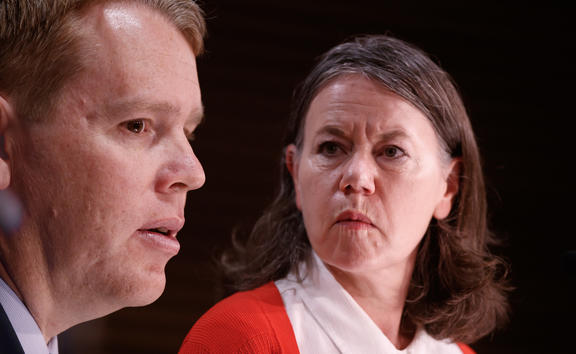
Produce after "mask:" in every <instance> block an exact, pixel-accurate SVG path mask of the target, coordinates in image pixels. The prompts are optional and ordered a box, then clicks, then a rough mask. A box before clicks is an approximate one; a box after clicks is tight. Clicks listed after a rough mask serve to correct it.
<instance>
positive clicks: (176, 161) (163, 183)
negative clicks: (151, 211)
mask: <svg viewBox="0 0 576 354" xmlns="http://www.w3.org/2000/svg"><path fill="white" fill-rule="evenodd" d="M172 146H173V147H172V148H170V149H167V152H166V154H167V155H168V157H167V162H166V163H165V164H164V165H163V166H162V169H161V171H160V176H159V178H158V181H157V184H156V188H157V191H158V192H161V193H171V192H182V191H184V192H187V191H190V190H194V189H198V188H200V187H202V185H204V182H205V181H206V176H205V175H204V169H203V168H202V165H201V164H200V161H199V160H198V158H197V157H196V154H195V153H194V151H193V149H192V146H190V143H189V142H188V140H187V139H186V138H185V137H183V138H181V139H179V140H178V142H174V144H172Z"/></svg>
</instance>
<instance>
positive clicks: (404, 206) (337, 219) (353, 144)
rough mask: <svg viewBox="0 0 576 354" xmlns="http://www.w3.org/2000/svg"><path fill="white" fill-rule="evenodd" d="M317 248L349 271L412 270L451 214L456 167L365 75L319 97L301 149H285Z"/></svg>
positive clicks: (338, 82)
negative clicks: (424, 244)
mask: <svg viewBox="0 0 576 354" xmlns="http://www.w3.org/2000/svg"><path fill="white" fill-rule="evenodd" d="M286 154H287V156H286V157H287V159H286V160H287V167H288V169H289V171H290V172H291V174H292V177H293V180H294V185H295V189H296V204H297V206H298V208H299V209H300V210H301V211H302V215H303V217H304V224H305V226H306V231H307V233H308V237H309V239H310V243H311V244H312V247H313V249H314V250H315V251H316V253H317V254H318V255H319V256H320V258H321V259H322V260H323V261H324V262H325V263H326V264H327V265H329V266H332V267H336V268H338V269H340V270H342V271H347V272H366V271H373V270H377V269H384V268H390V267H397V266H401V267H405V266H409V267H411V266H412V264H413V262H414V256H415V254H416V252H415V250H416V248H417V246H418V243H419V242H420V240H421V239H422V237H423V235H424V234H425V232H426V229H427V227H428V224H429V223H430V220H431V218H432V217H435V218H437V219H441V218H444V217H446V216H447V215H448V213H449V212H450V208H451V203H452V197H453V196H454V194H455V193H457V190H458V186H457V180H458V179H457V178H450V177H451V175H452V177H454V176H455V175H457V173H458V163H457V162H456V160H452V159H451V158H450V157H448V156H447V155H446V153H444V152H443V151H442V149H441V147H440V142H439V140H438V138H437V136H436V134H435V132H434V129H433V127H432V124H431V123H430V121H429V120H428V119H427V118H426V116H424V114H422V113H421V112H420V111H419V110H418V109H416V108H415V107H414V106H412V105H411V104H410V103H408V102H407V101H405V100H404V99H402V98H400V97H399V96H397V95H395V94H394V93H392V92H390V91H388V90H387V89H385V88H384V87H383V86H381V85H379V84H377V83H374V82H373V81H370V80H368V79H366V78H364V77H362V76H360V75H346V76H342V77H339V78H337V79H335V80H334V81H332V82H331V83H329V84H328V85H327V86H326V87H325V88H323V89H322V90H321V91H320V92H319V93H318V95H317V96H316V97H315V98H314V100H313V101H312V103H311V105H310V109H309V111H308V114H307V116H306V121H305V125H304V139H303V144H302V147H301V150H298V149H297V148H296V147H295V146H294V145H291V146H289V147H288V149H287V152H286Z"/></svg>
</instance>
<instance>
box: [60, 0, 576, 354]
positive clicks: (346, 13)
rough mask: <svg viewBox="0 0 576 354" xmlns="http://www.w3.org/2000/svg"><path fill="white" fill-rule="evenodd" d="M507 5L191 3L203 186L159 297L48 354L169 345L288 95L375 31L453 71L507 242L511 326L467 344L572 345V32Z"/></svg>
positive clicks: (258, 187)
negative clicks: (201, 18)
mask: <svg viewBox="0 0 576 354" xmlns="http://www.w3.org/2000/svg"><path fill="white" fill-rule="evenodd" d="M566 3H567V2H566ZM520 4H522V3H519V5H518V6H516V7H514V6H511V5H507V6H506V7H503V5H499V4H495V3H486V2H483V1H482V2H480V1H479V2H476V4H475V5H470V4H469V2H464V1H461V2H452V3H447V2H442V1H440V2H439V1H428V2H422V4H414V3H410V2H397V1H376V0H374V1H314V0H308V1H271V0H268V1H266V0H260V1H258V0H244V1H240V0H206V1H204V3H203V8H204V9H205V10H206V12H207V16H208V29H209V37H208V38H207V41H206V47H207V51H208V52H207V54H206V55H204V56H203V57H202V58H201V59H200V60H199V75H200V82H201V86H202V93H203V101H204V104H205V106H206V118H207V119H206V122H205V123H204V124H203V125H202V126H201V128H200V129H199V132H198V137H197V141H196V142H195V143H194V148H195V151H196V153H197V155H198V156H199V158H200V159H201V161H202V163H203V165H204V168H205V171H206V176H207V182H206V184H205V186H204V187H203V188H202V189H201V190H199V191H194V192H191V193H190V194H189V198H188V206H187V223H186V227H185V229H184V230H183V232H182V233H181V235H180V236H179V239H180V240H181V243H182V250H181V252H180V254H179V255H178V256H177V257H176V258H175V259H173V260H172V261H171V262H170V263H169V264H168V268H167V278H168V285H167V288H166V291H165V293H164V295H163V296H162V297H161V298H160V299H159V300H158V301H157V302H156V303H154V304H153V305H150V306H147V307H144V308H134V309H125V310H122V311H119V312H117V313H114V314H112V315H110V316H108V317H106V318H103V319H99V320H96V321H92V322H89V323H86V324H83V325H80V326H77V327H75V328H74V329H72V330H69V331H68V332H67V333H65V334H64V335H62V336H61V348H62V350H61V352H62V353H63V354H67V353H88V354H92V353H93V354H100V353H175V352H176V351H177V349H178V347H179V345H180V343H181V341H182V339H183V338H184V336H185V334H186V333H187V331H188V329H189V328H190V327H191V325H192V324H193V323H194V322H195V320H196V319H197V318H198V317H199V316H200V315H201V314H202V313H203V312H204V311H206V310H207V309H208V308H209V307H210V306H211V305H212V304H214V302H215V301H216V300H218V298H219V296H220V293H219V291H218V284H219V283H218V279H216V278H215V274H216V273H215V271H214V266H213V263H212V260H213V259H214V258H215V255H216V254H217V253H218V252H219V251H221V250H222V248H223V247H225V246H226V245H227V243H228V241H229V237H230V233H231V230H232V229H233V228H235V227H237V226H239V227H241V228H244V229H246V228H248V227H249V226H250V225H251V223H252V222H253V221H254V220H255V218H256V217H257V216H258V214H259V212H260V211H261V210H262V208H263V207H264V206H265V205H266V204H267V203H268V202H269V201H270V200H271V198H272V195H273V193H274V189H275V185H276V183H275V181H276V176H277V171H278V170H277V165H278V159H279V154H280V151H281V148H282V146H281V144H280V141H281V138H282V134H283V127H284V123H285V120H286V116H287V112H288V106H289V99H290V96H291V92H292V88H293V87H294V86H295V85H296V83H297V82H299V81H300V80H302V79H303V77H304V76H305V74H306V72H307V70H308V69H309V68H310V66H311V65H312V62H313V59H314V58H315V57H316V56H318V55H319V54H320V53H322V52H324V51H326V50H327V49H329V48H330V47H332V46H334V45H335V44H337V43H339V42H340V41H342V40H343V39H344V38H346V37H348V36H350V35H353V34H362V33H384V32H388V33H391V34H393V35H396V36H398V37H400V38H402V39H405V40H407V41H410V42H413V43H415V44H417V45H418V46H420V47H421V48H423V49H424V50H426V51H427V52H428V53H430V54H431V55H432V57H433V58H435V59H436V60H437V61H438V62H439V63H440V64H441V65H442V66H443V67H444V68H445V69H447V71H448V72H450V73H451V74H452V75H453V76H454V78H455V80H456V81H457V82H458V84H459V86H460V89H461V91H462V94H463V96H464V99H465V102H466V103H467V106H468V108H469V112H470V116H471V119H472V121H473V125H474V127H475V130H476V133H477V135H478V140H479V144H480V146H481V149H482V153H483V156H484V158H485V172H486V174H487V177H488V189H489V190H488V195H489V201H490V207H491V212H492V219H491V220H492V225H493V228H494V230H495V231H496V232H497V233H498V234H499V235H500V236H502V237H504V238H506V239H507V243H506V246H505V247H504V248H503V250H502V253H503V255H504V256H506V257H507V258H508V259H509V260H510V261H511V263H512V280H513V283H514V285H515V286H516V287H517V290H516V291H515V292H514V293H513V295H512V309H513V312H512V316H511V319H512V321H511V324H510V326H509V327H508V328H507V329H506V330H504V331H501V332H498V333H496V334H495V335H494V336H493V337H492V338H488V339H485V340H483V341H481V342H480V343H477V344H476V345H473V347H474V348H475V349H476V350H477V351H478V352H479V353H567V352H570V350H569V348H570V347H573V345H572V344H570V345H569V344H565V343H570V340H571V339H573V336H574V334H575V333H576V332H575V330H576V306H575V299H576V285H575V284H576V275H574V274H572V275H571V274H570V273H568V272H566V271H565V267H563V263H562V259H563V255H565V254H566V252H568V251H570V250H576V242H575V239H574V235H573V230H572V227H571V226H572V221H573V217H572V215H571V214H572V212H573V211H574V207H573V203H572V201H573V193H572V192H573V189H572V184H569V180H571V177H572V172H571V171H572V166H571V165H573V164H574V157H573V155H572V154H573V151H574V149H573V145H572V144H573V141H574V138H572V136H573V131H572V129H571V127H572V125H573V124H570V123H571V122H572V121H573V120H574V109H573V104H574V97H573V96H574V94H575V91H576V90H575V89H574V86H573V82H574V79H575V75H574V74H575V69H574V59H576V58H575V57H574V54H572V51H573V50H574V49H575V48H574V47H575V42H576V41H575V39H574V34H575V31H574V27H573V23H571V20H572V18H571V14H572V12H571V11H569V9H568V7H561V6H560V5H558V4H554V1H548V2H544V3H539V4H538V5H525V4H523V5H520ZM570 182H571V181H570Z"/></svg>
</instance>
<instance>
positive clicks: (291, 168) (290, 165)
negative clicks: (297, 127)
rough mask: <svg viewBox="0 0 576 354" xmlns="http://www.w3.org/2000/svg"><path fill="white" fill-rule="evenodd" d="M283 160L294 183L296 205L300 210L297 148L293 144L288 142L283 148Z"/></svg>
mask: <svg viewBox="0 0 576 354" xmlns="http://www.w3.org/2000/svg"><path fill="white" fill-rule="evenodd" d="M284 161H285V163H286V169H287V170H288V172H290V175H291V176H292V183H293V184H294V193H295V194H296V200H295V202H296V207H297V208H298V209H299V210H302V209H301V207H300V185H299V184H298V167H299V166H298V163H299V159H298V148H297V147H296V145H294V144H290V145H288V146H287V147H286V149H285V150H284Z"/></svg>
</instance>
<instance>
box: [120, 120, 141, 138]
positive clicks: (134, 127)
mask: <svg viewBox="0 0 576 354" xmlns="http://www.w3.org/2000/svg"><path fill="white" fill-rule="evenodd" d="M124 126H125V127H126V129H128V131H130V132H132V133H135V134H140V133H142V132H143V131H144V130H145V129H146V122H145V121H144V119H134V120H130V121H128V122H125V123H124Z"/></svg>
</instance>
